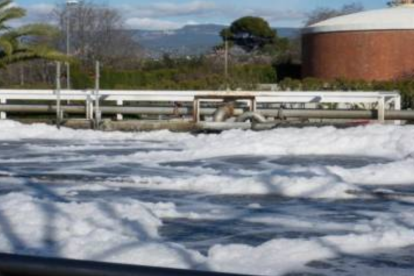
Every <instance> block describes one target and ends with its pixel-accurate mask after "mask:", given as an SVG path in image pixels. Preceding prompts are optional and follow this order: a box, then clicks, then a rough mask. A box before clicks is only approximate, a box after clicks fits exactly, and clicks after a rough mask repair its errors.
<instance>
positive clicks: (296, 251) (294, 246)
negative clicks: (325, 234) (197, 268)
mask: <svg viewBox="0 0 414 276" xmlns="http://www.w3.org/2000/svg"><path fill="white" fill-rule="evenodd" d="M334 256H335V254H333V252H332V251H331V250H329V249H328V248H326V247H324V246H323V245H321V244H320V243H318V242H317V241H309V240H303V239H297V240H287V239H280V240H272V241H269V242H267V243H265V244H263V245H260V246H258V247H252V246H247V245H241V244H235V245H226V246H223V245H216V246H214V247H213V248H211V249H210V251H209V253H208V261H207V264H208V266H209V267H210V268H212V269H213V270H216V271H225V272H232V273H243V274H252V275H283V274H285V273H287V272H300V271H302V270H304V269H305V265H306V264H307V263H308V262H311V261H314V260H320V259H327V258H331V257H334Z"/></svg>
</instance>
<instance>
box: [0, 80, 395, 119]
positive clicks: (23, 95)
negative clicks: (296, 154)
mask: <svg viewBox="0 0 414 276" xmlns="http://www.w3.org/2000/svg"><path fill="white" fill-rule="evenodd" d="M97 89H98V88H96V89H95V90H59V89H57V90H10V89H8V90H7V89H0V106H4V105H7V103H8V101H11V100H13V101H26V102H28V101H29V102H30V101H39V100H44V101H56V99H57V98H59V99H60V101H80V102H83V103H84V106H85V112H84V114H85V117H86V119H88V120H92V119H93V117H94V116H96V114H99V112H98V113H97V112H95V111H97V110H98V109H99V111H100V109H104V103H105V102H114V103H116V105H117V106H119V107H123V105H124V102H192V103H193V106H194V108H193V113H194V114H193V116H194V118H195V120H196V121H197V120H198V118H199V115H200V114H199V111H200V103H201V102H208V101H223V100H226V99H228V98H231V99H232V100H236V101H243V102H247V103H248V104H249V106H250V109H251V110H252V111H254V110H255V109H256V105H257V104H260V103H284V104H289V103H304V104H306V103H308V104H324V103H338V104H344V103H347V104H359V103H363V104H376V105H377V107H378V113H377V115H378V120H379V121H384V120H385V111H386V109H387V108H388V107H389V106H392V107H393V109H395V110H400V109H401V96H400V94H399V93H398V92H335V91H316V92H301V91H284V92H267V91H163V90H161V91H127V90H113V91H109V90H100V91H99V93H97V92H96V91H97ZM99 102H101V103H102V107H99V106H98V105H97V104H96V103H99ZM121 111H122V110H121ZM6 114H7V113H6V111H0V118H1V119H5V118H6V117H7V115H6ZM122 118H123V117H122V113H118V114H117V119H118V120H122Z"/></svg>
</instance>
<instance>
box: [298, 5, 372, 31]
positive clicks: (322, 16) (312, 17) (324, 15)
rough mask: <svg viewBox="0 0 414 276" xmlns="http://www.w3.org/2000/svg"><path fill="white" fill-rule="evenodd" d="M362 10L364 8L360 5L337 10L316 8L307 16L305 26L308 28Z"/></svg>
mask: <svg viewBox="0 0 414 276" xmlns="http://www.w3.org/2000/svg"><path fill="white" fill-rule="evenodd" d="M363 10H364V7H363V6H362V5H361V4H360V3H352V4H346V5H343V6H342V7H341V8H339V9H331V8H317V9H315V10H313V11H312V12H310V13H309V14H308V16H307V19H306V21H305V26H310V25H313V24H316V23H318V22H321V21H324V20H327V19H330V18H333V17H337V16H341V15H347V14H352V13H357V12H360V11H363Z"/></svg>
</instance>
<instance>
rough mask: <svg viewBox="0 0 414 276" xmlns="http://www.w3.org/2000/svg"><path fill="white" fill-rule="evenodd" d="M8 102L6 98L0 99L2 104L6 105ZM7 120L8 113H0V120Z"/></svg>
mask: <svg viewBox="0 0 414 276" xmlns="http://www.w3.org/2000/svg"><path fill="white" fill-rule="evenodd" d="M6 103H7V100H6V99H5V98H1V99H0V104H6ZM6 119H7V113H6V112H0V120H6Z"/></svg>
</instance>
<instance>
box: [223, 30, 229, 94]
mask: <svg viewBox="0 0 414 276" xmlns="http://www.w3.org/2000/svg"><path fill="white" fill-rule="evenodd" d="M224 77H225V79H226V86H227V87H226V89H227V90H229V41H228V39H227V38H226V40H225V41H224Z"/></svg>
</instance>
